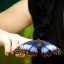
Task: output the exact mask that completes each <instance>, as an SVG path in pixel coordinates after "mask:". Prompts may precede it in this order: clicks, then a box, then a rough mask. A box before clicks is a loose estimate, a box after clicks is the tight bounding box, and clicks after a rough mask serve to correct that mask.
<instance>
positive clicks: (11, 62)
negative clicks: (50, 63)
mask: <svg viewBox="0 0 64 64" xmlns="http://www.w3.org/2000/svg"><path fill="white" fill-rule="evenodd" d="M18 1H19V0H0V12H2V11H4V10H6V9H8V8H9V7H10V6H12V5H13V4H14V3H16V2H18ZM20 35H22V36H24V37H26V38H32V25H31V26H29V27H27V28H25V29H24V30H23V31H22V33H21V32H20ZM0 64H31V59H30V56H28V55H27V56H26V57H25V58H24V59H20V58H17V57H15V55H11V54H10V55H9V56H5V55H4V48H3V47H0Z"/></svg>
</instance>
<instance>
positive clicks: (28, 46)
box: [14, 41, 38, 56]
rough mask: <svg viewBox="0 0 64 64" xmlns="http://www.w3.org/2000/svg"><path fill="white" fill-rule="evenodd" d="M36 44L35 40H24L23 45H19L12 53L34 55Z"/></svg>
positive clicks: (35, 53)
mask: <svg viewBox="0 0 64 64" xmlns="http://www.w3.org/2000/svg"><path fill="white" fill-rule="evenodd" d="M36 45H37V43H36V41H29V42H26V43H24V44H23V45H20V46H19V47H18V48H17V49H15V51H14V53H15V54H20V53H25V54H29V55H33V56H35V55H37V53H38V51H37V47H36Z"/></svg>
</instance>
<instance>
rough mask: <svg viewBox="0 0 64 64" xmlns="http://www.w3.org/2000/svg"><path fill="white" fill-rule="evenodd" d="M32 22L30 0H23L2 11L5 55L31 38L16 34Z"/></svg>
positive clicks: (0, 38) (0, 31)
mask: <svg viewBox="0 0 64 64" xmlns="http://www.w3.org/2000/svg"><path fill="white" fill-rule="evenodd" d="M30 24H32V18H31V15H30V13H29V10H28V0H22V1H19V2H18V3H16V4H14V5H13V6H11V7H10V8H8V9H7V10H5V11H3V12H1V13H0V34H1V35H0V45H1V46H4V47H5V55H8V54H9V53H13V51H14V50H15V49H16V48H17V47H18V46H19V45H21V44H23V43H25V42H27V41H30V40H31V39H27V38H24V37H22V36H19V35H18V34H15V33H17V32H19V31H21V30H23V29H24V28H25V27H27V26H28V25H30Z"/></svg>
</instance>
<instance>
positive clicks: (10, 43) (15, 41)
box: [0, 29, 31, 57]
mask: <svg viewBox="0 0 64 64" xmlns="http://www.w3.org/2000/svg"><path fill="white" fill-rule="evenodd" d="M27 41H31V39H27V38H24V37H21V36H20V35H18V34H13V33H8V32H6V31H4V30H1V29H0V45H3V46H4V47H5V55H6V56H7V55H8V54H9V53H11V54H12V53H13V51H14V50H15V49H16V48H17V47H18V46H20V45H21V44H24V43H25V42H27ZM21 56H22V57H24V56H25V54H21Z"/></svg>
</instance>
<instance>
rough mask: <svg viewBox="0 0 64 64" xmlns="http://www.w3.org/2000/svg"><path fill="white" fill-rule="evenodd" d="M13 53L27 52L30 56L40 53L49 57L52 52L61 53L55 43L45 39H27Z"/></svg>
mask: <svg viewBox="0 0 64 64" xmlns="http://www.w3.org/2000/svg"><path fill="white" fill-rule="evenodd" d="M14 53H15V54H20V53H24V54H29V55H31V56H37V55H38V54H42V56H43V57H50V56H51V55H52V54H55V55H61V54H63V52H62V50H61V49H59V48H58V47H56V46H55V45H52V44H50V43H49V42H47V41H45V40H39V39H38V40H33V41H28V42H26V43H24V44H22V45H20V46H19V47H18V48H16V49H15V51H14Z"/></svg>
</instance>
